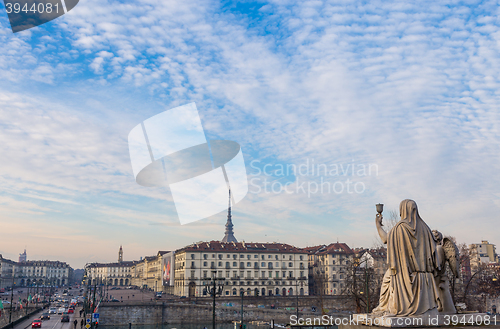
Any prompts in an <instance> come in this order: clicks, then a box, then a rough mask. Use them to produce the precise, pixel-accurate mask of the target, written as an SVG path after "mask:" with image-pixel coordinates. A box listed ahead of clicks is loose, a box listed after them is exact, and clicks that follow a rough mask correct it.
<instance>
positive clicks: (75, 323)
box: [73, 319, 78, 329]
mask: <svg viewBox="0 0 500 329" xmlns="http://www.w3.org/2000/svg"><path fill="white" fill-rule="evenodd" d="M73 324H74V325H75V329H76V325H77V324H78V320H77V319H75V321H73Z"/></svg>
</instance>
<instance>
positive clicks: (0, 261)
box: [0, 251, 73, 288]
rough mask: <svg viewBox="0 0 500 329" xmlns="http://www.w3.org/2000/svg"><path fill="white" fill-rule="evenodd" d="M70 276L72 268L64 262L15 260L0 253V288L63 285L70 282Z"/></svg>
mask: <svg viewBox="0 0 500 329" xmlns="http://www.w3.org/2000/svg"><path fill="white" fill-rule="evenodd" d="M21 255H23V254H21ZM24 255H26V251H25V252H24ZM72 277H73V269H72V268H71V266H69V265H68V264H67V263H65V262H60V261H50V260H30V261H27V260H24V261H22V262H15V261H13V260H9V259H5V258H3V257H2V255H0V288H6V287H12V286H15V287H26V286H32V285H44V286H49V285H53V286H64V285H68V284H70V282H72V281H71V280H72Z"/></svg>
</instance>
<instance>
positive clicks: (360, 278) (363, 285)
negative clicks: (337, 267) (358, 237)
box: [341, 250, 383, 313]
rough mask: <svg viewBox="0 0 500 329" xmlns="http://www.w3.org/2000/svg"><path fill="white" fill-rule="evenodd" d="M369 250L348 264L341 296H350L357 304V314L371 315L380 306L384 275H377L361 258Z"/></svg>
mask: <svg viewBox="0 0 500 329" xmlns="http://www.w3.org/2000/svg"><path fill="white" fill-rule="evenodd" d="M366 252H369V250H363V251H360V252H358V253H357V254H355V255H354V257H352V259H351V260H350V261H349V262H348V265H347V266H346V267H345V269H346V273H345V275H346V278H345V281H344V282H345V286H344V288H343V289H342V292H341V294H342V295H344V296H349V297H350V298H352V299H353V301H354V302H355V304H356V312H357V313H364V312H368V313H370V312H371V311H372V310H373V309H374V308H375V307H376V306H377V304H378V299H379V295H380V287H381V286H382V278H383V274H382V275H380V274H377V273H376V271H375V270H374V268H373V267H370V266H369V264H368V262H367V260H366V259H365V260H363V259H362V258H361V257H362V255H363V254H364V253H366Z"/></svg>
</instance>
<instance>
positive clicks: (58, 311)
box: [57, 307, 66, 314]
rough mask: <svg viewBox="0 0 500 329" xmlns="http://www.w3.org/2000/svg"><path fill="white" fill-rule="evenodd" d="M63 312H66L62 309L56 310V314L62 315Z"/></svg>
mask: <svg viewBox="0 0 500 329" xmlns="http://www.w3.org/2000/svg"><path fill="white" fill-rule="evenodd" d="M64 312H66V309H65V308H64V307H60V308H59V309H58V310H57V314H63V313H64Z"/></svg>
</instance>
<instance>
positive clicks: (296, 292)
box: [295, 280, 299, 319]
mask: <svg viewBox="0 0 500 329" xmlns="http://www.w3.org/2000/svg"><path fill="white" fill-rule="evenodd" d="M295 297H296V303H297V305H296V306H297V307H296V313H297V319H298V318H299V280H297V281H295Z"/></svg>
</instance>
